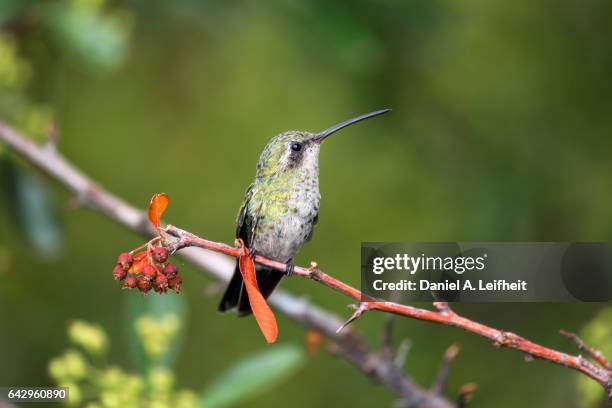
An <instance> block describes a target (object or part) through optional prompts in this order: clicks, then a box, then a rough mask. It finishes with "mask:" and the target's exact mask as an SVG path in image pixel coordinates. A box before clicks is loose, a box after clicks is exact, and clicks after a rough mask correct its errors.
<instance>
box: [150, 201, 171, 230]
mask: <svg viewBox="0 0 612 408" xmlns="http://www.w3.org/2000/svg"><path fill="white" fill-rule="evenodd" d="M169 202H170V197H168V194H166V193H161V194H155V195H154V196H153V197H152V198H151V203H150V204H149V220H150V221H151V223H152V224H153V225H154V226H155V228H159V225H160V220H161V216H162V214H163V213H164V211H166V208H168V203H169Z"/></svg>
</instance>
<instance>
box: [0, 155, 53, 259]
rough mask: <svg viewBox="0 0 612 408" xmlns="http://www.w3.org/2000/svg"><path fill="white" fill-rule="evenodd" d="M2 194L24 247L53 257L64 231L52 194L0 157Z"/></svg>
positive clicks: (31, 175) (30, 172)
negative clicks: (29, 247) (25, 241)
mask: <svg viewBox="0 0 612 408" xmlns="http://www.w3.org/2000/svg"><path fill="white" fill-rule="evenodd" d="M0 174H2V175H3V176H4V177H2V180H1V181H2V187H3V190H4V191H3V195H4V196H5V197H6V199H7V201H8V204H9V211H11V213H12V217H11V218H13V219H14V220H15V221H16V226H18V227H19V229H20V230H21V232H22V233H23V236H24V237H25V238H26V240H27V244H28V245H29V246H31V247H32V248H33V249H34V250H35V251H36V252H37V253H38V254H39V255H41V256H44V257H48V258H53V257H55V256H57V255H58V254H59V253H60V252H61V250H62V248H63V231H62V229H61V228H60V225H59V221H58V219H57V211H56V209H55V203H54V202H53V198H52V196H51V193H50V192H49V190H48V187H47V185H46V184H45V182H44V180H43V179H42V177H41V176H40V175H39V174H38V173H36V172H34V171H33V170H31V169H29V168H27V167H24V166H21V165H19V164H17V163H15V161H14V160H13V159H12V158H11V157H9V156H2V157H0Z"/></svg>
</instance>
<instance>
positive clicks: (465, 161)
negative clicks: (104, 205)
mask: <svg viewBox="0 0 612 408" xmlns="http://www.w3.org/2000/svg"><path fill="white" fill-rule="evenodd" d="M0 19H1V20H0V24H1V31H0V117H1V118H3V119H4V120H6V121H8V122H9V123H11V124H13V125H15V126H17V127H19V128H20V129H22V130H24V131H26V132H28V134H30V135H32V136H33V137H34V138H36V139H37V140H38V141H40V142H42V141H43V140H44V137H45V136H44V135H45V134H46V132H47V131H46V129H47V127H48V123H49V121H50V120H51V119H53V120H54V121H55V123H56V124H57V127H58V129H59V134H60V142H59V148H60V149H61V151H62V152H63V153H64V154H65V155H66V156H67V157H68V158H69V159H70V160H72V161H73V162H74V163H75V164H76V165H77V166H78V167H80V168H81V169H83V170H84V171H85V172H86V173H88V174H89V175H91V176H92V177H93V178H94V179H96V180H97V181H99V183H100V184H101V185H103V186H105V187H107V188H108V189H109V190H110V191H112V192H114V193H116V194H117V195H119V196H121V197H124V198H125V199H126V200H128V201H129V202H130V203H132V204H134V205H136V206H138V207H141V208H143V209H144V208H145V207H146V205H147V204H148V200H149V198H150V197H151V195H152V194H154V193H157V192H162V191H163V192H167V193H168V194H170V196H171V198H172V203H171V206H170V208H169V210H168V211H167V213H166V219H167V220H168V221H170V222H172V223H173V224H176V225H180V226H181V227H183V228H186V229H189V230H191V231H193V232H195V233H198V234H201V235H202V236H205V237H206V238H209V239H213V240H219V241H224V242H228V243H231V242H232V241H233V237H234V236H233V233H234V221H235V216H236V212H237V210H238V207H239V205H240V202H241V200H242V197H243V194H244V190H245V189H246V187H247V186H248V184H249V183H250V182H251V179H252V177H253V176H254V171H255V163H256V160H257V158H258V156H259V153H260V152H261V150H262V148H263V147H264V145H265V144H266V142H267V141H268V139H269V138H270V137H272V136H273V135H275V134H277V133H279V132H281V131H285V130H289V129H300V130H302V129H303V130H311V131H318V130H322V129H324V128H326V127H328V126H330V125H332V124H334V123H337V122H339V121H341V120H344V119H347V118H349V117H352V116H355V115H357V114H361V113H365V112H368V111H371V110H375V109H378V108H382V107H392V108H393V113H392V114H389V115H385V116H384V117H381V118H378V119H376V120H372V121H368V122H364V123H363V124H360V125H358V126H354V127H351V128H350V130H347V131H344V132H342V133H341V134H339V135H338V136H337V137H334V139H333V140H331V139H330V141H329V143H326V144H325V146H324V147H323V149H322V152H321V164H320V174H321V177H320V181H321V193H322V207H321V213H320V222H319V224H318V225H317V227H316V230H315V234H314V238H313V240H312V242H311V243H310V244H308V245H307V246H306V247H305V248H304V249H303V250H302V252H301V253H300V255H299V256H298V258H297V263H298V264H307V263H308V262H309V261H310V260H313V259H316V260H317V261H318V262H319V264H320V265H321V266H322V267H323V269H324V270H326V271H328V272H330V273H332V274H333V275H334V276H336V277H338V278H340V279H342V280H345V281H347V282H348V283H351V284H354V285H359V268H360V249H359V248H360V242H361V241H470V240H476V241H529V240H533V241H553V240H559V241H561V240H576V241H577V240H590V241H593V240H608V239H609V238H610V235H611V233H612V218H611V217H609V209H610V207H611V204H612V190H611V189H610V188H609V185H610V184H609V183H610V179H611V176H612V163H611V162H610V160H609V156H610V151H611V150H610V149H611V148H612V139H611V138H610V134H611V132H612V115H611V114H610V112H611V108H612V97H611V95H612V75H611V72H612V46H611V45H610V38H612V3H610V2H609V1H604V0H591V1H580V0H562V1H544V0H541V1H517V2H504V1H484V0H469V1H464V2H442V1H425V0H419V1H399V0H395V1H394V0H388V1H382V0H380V1H352V2H340V1H328V0H318V1H311V2H299V1H294V0H275V1H270V2H265V3H263V2H259V3H257V4H255V3H253V2H247V1H233V2H224V1H212V0H208V1H198V0H181V1H178V0H175V1H163V0H149V1H143V0H131V1H124V2H119V1H112V2H106V3H105V2H104V0H57V1H25V0H13V1H7V0H3V1H1V2H0ZM0 152H2V153H0V155H1V156H2V158H1V163H0V183H1V189H0V327H1V329H0V384H2V385H41V384H52V380H51V379H50V377H49V375H48V372H47V364H48V362H49V360H50V359H51V358H52V357H53V356H56V355H58V354H59V353H60V352H61V351H62V350H63V349H64V348H65V346H66V327H67V324H68V322H70V321H71V320H72V319H75V318H78V319H84V320H87V321H91V322H95V323H98V324H100V325H101V326H103V327H104V328H106V329H107V331H108V335H109V337H110V339H111V343H112V345H111V348H110V352H109V356H108V359H109V360H110V361H111V362H113V363H114V364H116V365H120V366H123V367H125V368H126V370H137V364H134V363H132V361H133V358H132V357H133V356H132V355H131V354H133V350H132V349H130V348H129V347H128V346H126V344H128V343H129V341H130V339H129V337H130V336H133V334H130V331H129V330H126V326H125V321H126V318H125V315H126V313H128V312H127V311H126V310H127V309H129V307H128V306H129V305H128V303H130V302H131V303H133V302H137V301H138V300H139V299H141V298H140V296H139V295H138V294H137V293H135V292H126V291H121V290H120V289H119V287H118V285H117V283H116V282H114V281H113V280H112V277H111V270H112V267H113V264H114V262H115V259H116V256H117V254H118V253H119V252H122V251H125V250H129V249H131V248H134V247H136V246H138V245H140V243H141V242H142V240H141V238H140V237H138V236H136V235H134V234H132V233H130V232H127V231H125V230H124V229H122V228H121V227H118V226H117V225H115V224H113V223H111V222H109V221H108V220H107V219H105V218H103V217H100V216H99V215H97V214H94V213H91V212H89V211H84V210H78V209H76V210H75V209H73V208H71V206H70V205H69V204H70V199H71V197H70V196H69V195H68V194H67V193H66V192H65V191H64V190H63V189H62V188H61V187H59V186H58V185H57V184H56V183H54V182H47V180H48V179H47V178H46V177H44V176H42V175H41V174H40V173H38V172H37V171H34V170H33V169H32V168H30V167H28V166H27V165H24V163H23V162H22V161H21V160H19V159H16V158H15V157H14V156H12V155H10V154H8V152H7V151H6V150H5V149H4V148H3V147H2V146H0ZM180 266H181V268H182V271H183V272H182V274H183V279H184V293H183V294H182V295H181V296H180V298H181V300H182V301H184V302H183V303H182V306H181V307H184V310H185V314H184V317H183V319H184V325H183V335H182V348H181V349H180V352H177V354H178V355H177V360H176V363H175V365H174V367H173V370H174V372H175V374H176V376H177V380H176V381H177V383H178V384H180V386H181V387H187V388H189V389H193V390H200V389H202V388H203V387H204V386H205V385H206V384H210V383H212V382H213V381H214V380H215V379H217V378H218V377H219V375H220V373H221V372H223V371H224V370H226V369H227V368H228V367H229V366H231V365H232V363H235V362H237V361H239V360H240V359H242V358H243V357H245V356H249V355H252V354H253V353H257V352H261V351H262V350H263V349H265V348H266V346H265V344H264V341H263V339H262V337H261V335H260V334H259V332H258V330H257V328H256V326H255V323H254V321H253V319H237V318H235V316H232V315H222V314H219V313H217V312H216V305H217V302H218V297H219V295H218V294H217V295H215V296H212V297H211V296H207V295H205V294H204V289H205V288H206V287H207V286H208V285H210V284H211V282H212V281H211V280H210V279H209V278H207V277H206V276H204V275H202V274H200V273H198V272H197V271H196V270H195V269H193V268H191V267H190V266H189V265H182V264H181V265H180ZM283 288H285V289H287V290H289V291H291V292H293V293H297V294H300V295H302V296H305V297H307V298H309V299H311V300H312V301H313V302H316V303H317V304H319V305H321V306H324V307H326V308H328V309H330V310H334V311H336V312H337V313H339V314H340V315H348V311H347V310H346V308H345V305H346V304H347V303H349V302H348V300H347V299H346V298H344V297H343V296H341V295H338V294H336V293H334V292H332V291H330V290H327V289H325V288H323V287H321V286H318V285H316V284H313V283H312V282H307V281H304V280H301V279H288V280H286V281H284V282H283ZM602 307H603V305H601V304H489V305H486V306H485V305H478V304H473V305H469V304H467V305H457V307H456V309H457V310H458V311H459V312H461V313H464V314H466V315H467V316H469V317H471V318H474V319H477V320H479V321H482V322H484V323H487V324H490V325H493V326H495V327H500V328H504V329H506V330H510V331H513V332H516V333H520V334H522V335H524V336H526V337H528V338H530V339H533V340H535V341H537V342H541V343H543V344H546V345H549V346H552V347H558V348H561V349H563V350H567V351H572V352H573V348H572V346H571V344H569V342H568V341H567V340H566V339H563V338H561V337H560V336H559V335H558V334H557V333H558V330H559V329H560V328H565V329H568V330H580V329H581V328H582V327H583V326H584V325H585V324H586V323H587V322H589V321H590V320H591V319H593V318H594V317H595V316H596V315H597V312H598V310H600V309H601V308H602ZM181 310H183V309H181ZM600 316H604V317H601V319H604V318H605V316H608V317H609V316H610V315H600ZM278 317H279V325H280V340H279V343H281V344H297V345H301V344H302V343H303V342H304V331H303V329H302V328H301V327H299V326H297V325H295V324H294V323H293V322H291V321H289V320H287V319H285V318H284V317H283V316H278ZM610 323H612V322H610V321H609V319H608V320H603V321H602V322H600V324H601V325H602V327H604V328H607V327H610V326H612V325H611V324H610ZM383 325H384V318H383V316H382V315H377V314H372V315H368V316H367V317H366V318H364V319H360V320H359V321H358V322H356V323H355V327H356V328H357V329H358V330H359V331H360V332H362V333H364V334H365V336H366V337H367V339H368V341H370V343H371V344H372V345H373V346H374V347H378V345H379V338H380V335H381V331H382V327H383ZM396 327H397V331H396V336H397V340H398V341H399V339H401V338H405V337H408V338H410V339H411V341H412V349H411V352H410V354H409V356H408V361H407V371H408V372H409V373H410V375H411V376H413V377H414V378H415V379H416V380H417V381H418V382H419V383H421V384H424V385H428V384H430V383H431V381H432V380H433V378H434V376H435V373H436V370H437V367H438V365H439V362H440V359H441V356H442V353H443V351H444V350H445V349H446V347H448V346H449V345H450V344H451V343H454V342H458V343H459V344H460V345H461V346H462V351H461V353H460V354H459V357H458V359H457V361H456V364H455V366H454V367H453V371H452V374H451V378H450V387H449V395H450V396H451V397H453V398H454V396H455V395H456V392H457V389H458V388H459V386H461V385H462V384H465V383H468V382H475V383H477V384H478V386H479V389H478V391H477V393H476V394H475V396H474V399H473V402H472V404H471V405H470V406H473V407H492V406H494V407H516V406H522V407H582V406H592V405H591V401H593V400H594V399H597V398H599V397H600V396H601V394H597V392H598V390H597V387H595V391H593V392H595V394H593V393H592V392H591V391H589V392H591V394H589V395H590V396H589V397H588V398H587V397H585V394H584V387H581V386H580V384H579V382H578V380H577V377H578V375H577V374H576V373H575V372H573V371H570V370H566V369H563V368H561V367H557V366H554V365H551V364H548V363H544V362H539V361H535V362H530V363H526V362H525V361H524V359H523V356H521V355H520V354H518V353H516V352H512V351H508V350H497V349H495V348H494V347H492V346H491V345H490V344H489V343H488V342H486V341H484V340H482V339H480V338H477V337H475V336H473V335H469V334H466V333H463V332H462V331H459V330H456V329H452V328H447V327H439V326H435V325H432V324H427V323H422V322H417V321H412V320H408V319H399V320H398V321H397V325H396ZM602 330H603V329H602ZM599 333H601V330H599ZM603 337H604V338H603V340H602V341H605V340H606V336H603ZM607 341H608V342H610V340H609V337H608V339H607ZM596 345H597V344H596ZM599 346H602V347H604V345H603V344H599ZM176 347H178V345H177V346H176ZM274 347H277V346H274ZM581 390H582V391H581ZM393 399H394V398H393V396H392V395H390V394H389V393H388V391H387V390H386V389H384V388H383V387H380V386H377V385H375V384H372V383H371V382H369V381H368V380H367V378H365V377H364V376H363V375H362V374H360V373H358V372H356V371H355V370H354V369H353V368H352V367H350V366H349V365H348V364H347V363H345V362H343V361H341V360H339V359H336V358H333V357H330V356H329V355H327V354H326V353H319V354H318V355H317V356H315V357H309V358H308V362H307V363H306V364H305V365H304V366H303V368H302V369H301V370H299V371H298V372H297V373H295V374H294V375H292V376H291V377H290V378H289V379H286V380H285V381H283V382H282V383H280V384H279V385H278V386H276V387H275V388H273V389H270V390H269V391H267V392H264V393H260V394H259V395H258V396H255V397H253V398H252V399H249V400H248V401H244V402H242V405H239V406H262V407H263V406H265V407H285V406H287V405H291V406H292V407H295V408H299V407H311V406H332V405H349V406H354V407H367V406H372V405H373V404H374V405H376V406H390V405H391V404H392V402H393ZM593 406H594V405H593Z"/></svg>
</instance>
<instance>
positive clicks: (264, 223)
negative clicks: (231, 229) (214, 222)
mask: <svg viewBox="0 0 612 408" xmlns="http://www.w3.org/2000/svg"><path fill="white" fill-rule="evenodd" d="M388 111H390V109H383V110H379V111H376V112H370V113H367V114H365V115H362V116H358V117H356V118H353V119H349V120H347V121H344V122H342V123H339V124H337V125H335V126H332V127H330V128H329V129H326V130H324V131H323V132H320V133H310V132H301V131H289V132H284V133H281V134H279V135H277V136H275V137H273V138H272V139H271V140H270V142H268V144H267V145H266V147H265V149H264V151H263V152H262V154H261V156H260V158H259V161H258V162H257V173H256V174H255V181H253V183H252V184H251V185H250V186H249V188H248V189H247V191H246V194H245V197H244V202H243V203H242V206H241V207H240V211H239V212H238V219H237V227H236V237H237V238H241V239H242V240H243V242H244V243H245V245H246V246H247V247H248V248H249V251H250V252H249V253H250V255H251V256H255V254H257V255H262V256H264V257H266V258H270V259H273V260H276V261H280V262H283V263H286V264H287V265H288V267H287V270H286V271H285V272H280V271H276V270H273V269H270V268H267V267H264V266H262V265H256V275H257V284H258V286H259V290H260V292H261V294H262V295H263V297H264V298H267V297H268V296H269V295H270V294H271V293H272V291H273V290H274V288H275V287H276V285H278V282H279V281H280V279H281V278H282V277H283V275H284V274H286V275H288V276H290V275H291V274H292V273H293V266H294V264H293V258H294V256H295V255H296V254H297V252H298V251H299V250H300V248H301V247H302V246H303V245H304V244H305V243H306V242H308V241H309V240H310V238H311V237H312V230H313V227H314V225H315V224H316V223H317V220H318V215H319V202H320V199H321V195H320V194H319V149H320V147H321V143H322V142H323V141H324V140H325V139H326V138H327V137H328V136H330V135H332V134H333V133H335V132H337V131H338V130H340V129H342V128H345V127H347V126H349V125H352V124H354V123H357V122H360V121H362V120H364V119H368V118H371V117H373V116H378V115H381V114H383V113H386V112H388ZM232 309H237V310H238V314H239V315H241V316H244V315H248V314H250V313H251V306H250V304H249V299H248V295H247V291H246V289H245V286H244V283H243V281H242V275H241V274H240V270H239V269H238V265H236V268H235V270H234V275H233V277H232V279H231V281H230V283H229V285H228V287H227V290H226V291H225V294H224V295H223V298H222V299H221V303H220V304H219V310H220V311H222V312H223V311H226V310H232Z"/></svg>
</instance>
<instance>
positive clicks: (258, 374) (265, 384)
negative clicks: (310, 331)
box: [200, 346, 306, 408]
mask: <svg viewBox="0 0 612 408" xmlns="http://www.w3.org/2000/svg"><path fill="white" fill-rule="evenodd" d="M305 360H306V359H305V354H304V351H303V349H302V347H297V346H274V348H271V349H270V350H267V351H264V352H262V353H260V354H257V355H255V356H252V357H250V358H247V359H245V360H243V361H241V362H239V363H238V364H236V365H235V366H233V367H231V368H230V369H229V370H227V371H226V372H225V373H224V374H222V375H221V376H219V377H218V378H217V379H216V380H215V381H214V382H213V383H212V384H210V385H209V386H208V387H207V388H206V389H205V390H204V391H203V392H202V396H201V399H200V406H201V407H206V408H219V407H228V406H231V405H235V404H237V403H239V402H242V401H244V400H246V399H248V398H251V397H253V396H255V395H258V394H261V393H263V392H264V391H266V390H268V389H270V388H271V387H272V386H274V385H276V384H278V383H280V382H281V381H283V380H284V379H286V378H287V377H289V376H290V375H292V374H293V373H295V372H296V371H297V370H298V369H299V368H300V367H301V366H302V365H303V364H304V362H305Z"/></svg>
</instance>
